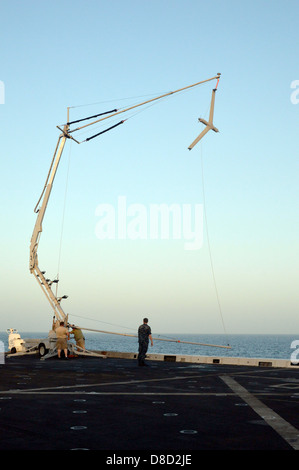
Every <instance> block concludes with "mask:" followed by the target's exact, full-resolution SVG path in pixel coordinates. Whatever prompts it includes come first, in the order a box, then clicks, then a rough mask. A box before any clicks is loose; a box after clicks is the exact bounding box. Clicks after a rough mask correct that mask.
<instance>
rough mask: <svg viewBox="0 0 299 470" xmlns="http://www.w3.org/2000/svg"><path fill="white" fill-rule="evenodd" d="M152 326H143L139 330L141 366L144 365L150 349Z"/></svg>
mask: <svg viewBox="0 0 299 470" xmlns="http://www.w3.org/2000/svg"><path fill="white" fill-rule="evenodd" d="M151 334H152V332H151V328H150V326H148V325H146V324H143V325H140V327H139V328H138V342H139V354H138V362H139V364H144V359H145V356H146V353H147V349H148V337H149V335H151Z"/></svg>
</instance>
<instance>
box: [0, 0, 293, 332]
mask: <svg viewBox="0 0 299 470" xmlns="http://www.w3.org/2000/svg"><path fill="white" fill-rule="evenodd" d="M298 14H299V4H298V1H297V0H296V1H293V0H288V1H287V2H285V1H276V0H274V1H270V0H269V1H265V0H262V1H261V0H259V1H254V0H253V1H250V2H240V1H233V0H228V1H225V2H224V1H219V0H214V1H213V2H206V1H201V0H184V1H181V0H150V1H145V0H138V1H137V0H126V1H122V0H110V1H102V0H87V1H85V2H83V1H78V0H71V1H68V0H60V1H56V0H43V1H37V0H35V1H32V0H23V1H21V0H18V1H17V0H9V1H8V0H2V1H1V3H0V17H1V32H0V40H1V68H0V81H1V82H2V88H3V85H4V87H5V101H4V103H2V104H0V119H1V140H0V142H1V144H0V145H1V186H0V187H1V268H0V269H1V283H0V293H1V316H0V330H1V331H3V330H5V329H6V328H10V327H13V328H17V329H18V330H20V331H31V330H36V331H47V330H48V329H49V327H50V323H51V318H52V311H51V308H50V305H49V304H48V302H47V300H46V298H45V297H44V295H43V293H42V292H41V289H40V288H39V286H38V285H37V283H36V281H35V279H34V277H33V275H31V274H30V273H29V245H30V238H31V234H32V231H33V227H34V224H35V220H36V216H35V214H34V213H33V209H34V207H35V204H36V202H37V200H38V197H39V195H40V192H41V190H42V187H43V185H44V182H45V178H46V175H47V172H48V168H49V165H50V161H51V159H52V155H53V153H54V149H55V146H56V141H57V138H58V136H59V131H58V129H57V128H56V125H59V124H63V123H64V122H65V121H66V109H67V107H68V106H76V108H72V109H71V118H74V119H75V118H79V117H85V116H88V115H90V114H96V113H99V112H103V111H106V110H107V109H110V108H111V106H112V107H114V106H116V107H119V106H121V107H122V106H124V105H126V104H128V105H129V104H132V102H137V101H138V100H139V99H140V97H141V100H143V99H144V98H143V97H146V98H148V97H152V96H155V95H158V94H160V93H164V92H168V91H171V90H175V89H177V88H180V87H184V86H186V85H190V84H192V83H195V82H198V81H200V80H204V79H207V78H210V77H213V76H215V75H216V74H217V73H218V72H220V73H221V80H220V83H219V86H218V91H217V95H216V104H215V115H214V123H215V125H216V127H218V129H219V131H220V132H219V133H217V134H216V133H213V132H209V133H208V134H207V135H206V137H205V138H204V140H203V141H202V143H201V144H198V145H197V146H196V147H195V148H194V149H193V150H192V151H191V152H189V151H188V149H187V148H188V145H189V144H190V143H191V142H192V141H193V139H194V138H195V137H196V136H197V135H198V134H199V132H200V131H201V130H202V128H203V127H202V124H200V123H198V117H200V116H202V117H204V116H206V117H207V113H208V110H209V104H210V99H211V91H212V88H213V86H214V85H215V82H210V83H208V84H205V85H203V86H200V87H196V88H194V89H193V90H192V91H189V92H188V93H183V94H180V95H175V96H172V97H171V98H170V99H167V100H165V101H163V102H160V103H159V104H156V105H155V106H152V107H150V108H148V109H147V110H146V111H145V112H142V113H140V114H137V115H136V116H135V117H134V118H132V119H130V120H128V121H126V122H125V123H124V124H123V125H122V126H119V127H118V128H116V129H114V130H113V131H111V132H108V133H106V134H104V135H103V136H102V137H100V138H97V139H94V140H92V141H90V142H88V143H84V144H80V145H77V144H75V143H72V144H71V145H70V144H69V143H68V145H67V146H66V148H65V150H64V154H63V159H62V161H61V166H60V167H59V169H58V173H57V178H56V180H55V185H54V189H53V193H52V196H51V199H50V203H49V206H48V210H47V213H46V216H45V221H44V226H43V233H42V236H41V241H40V245H39V265H40V267H41V269H44V270H46V271H47V275H48V276H49V278H51V279H53V278H54V277H55V276H56V275H57V273H58V272H59V277H60V283H59V294H60V295H63V294H67V295H68V296H69V298H68V299H67V300H66V301H64V303H63V308H64V309H65V311H66V312H67V313H69V315H70V320H71V321H73V322H75V323H80V324H81V325H82V326H86V327H89V328H100V329H109V330H113V329H114V330H115V328H117V331H121V330H122V329H121V328H119V327H115V328H114V327H112V326H110V323H111V324H112V325H121V326H125V327H127V328H132V329H134V328H135V327H137V326H138V325H139V324H140V322H141V320H142V318H143V316H145V315H146V316H148V317H149V319H150V324H151V326H152V328H153V331H154V332H159V333H193V332H194V333H223V332H224V327H223V322H224V326H225V331H226V332H227V333H228V334H232V333H295V334H296V333H298V334H299V315H298V125H299V104H295V102H292V100H291V95H292V92H294V89H292V88H291V84H292V82H294V81H296V80H299V67H298V46H299V44H298V37H299V32H298ZM136 97H138V98H136ZM125 98H129V99H128V100H124V99H125ZM293 101H294V100H293ZM93 103H98V104H97V105H93ZM87 104H89V105H90V106H81V105H87ZM96 131H97V130H96ZM93 133H94V131H93V130H92V131H90V132H89V131H88V133H86V135H84V138H86V137H88V136H89V135H92V134H93ZM202 164H203V168H204V178H203V179H202ZM67 175H68V179H67ZM203 184H204V189H205V193H203ZM66 188H67V197H66V209H65V215H64V225H63V232H62V215H63V207H64V196H65V192H66ZM203 194H205V204H204V199H203V197H204V196H203ZM120 196H123V197H125V199H126V202H127V205H128V206H130V205H131V204H139V205H140V206H139V207H141V206H142V207H143V208H145V209H146V210H149V207H150V205H151V204H163V203H164V204H167V205H170V204H172V203H176V204H178V205H179V206H180V207H183V204H187V205H189V207H195V204H201V205H203V206H204V209H205V210H206V214H207V219H208V234H209V237H208V238H207V232H206V228H207V226H206V224H204V227H203V244H202V247H201V248H200V249H198V250H186V249H184V240H182V239H179V240H174V239H172V238H171V237H169V239H166V240H163V239H161V238H160V239H158V240H153V239H149V238H148V239H143V240H132V239H126V240H120V239H118V238H117V237H116V239H114V240H100V239H99V238H98V236H97V234H96V227H97V223H98V222H99V217H98V216H97V215H96V210H97V208H98V207H99V205H100V204H104V203H105V204H110V206H112V207H114V208H115V209H117V201H118V200H119V197H120ZM61 233H63V237H62V245H61V257H60V258H59V247H60V238H61ZM208 240H209V242H210V248H211V253H212V260H213V267H214V273H215V279H216V286H217V290H218V294H219V300H220V305H221V311H222V315H221V314H220V311H219V308H218V303H217V297H216V290H215V284H214V280H213V276H212V269H211V260H210V257H209V251H208ZM59 259H60V262H59ZM79 316H80V319H79V318H78V317H79ZM81 317H83V318H81ZM90 318H91V319H94V320H96V321H91V320H87V319H90ZM222 320H223V322H222ZM104 322H106V323H109V325H107V324H105V323H104Z"/></svg>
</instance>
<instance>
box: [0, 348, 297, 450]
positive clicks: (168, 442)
mask: <svg viewBox="0 0 299 470" xmlns="http://www.w3.org/2000/svg"><path fill="white" fill-rule="evenodd" d="M298 429H299V370H298V369H296V368H295V369H292V368H290V369H275V368H267V367H266V368H262V367H247V366H244V367H243V366H225V365H219V364H218V365H214V364H213V365H204V364H203V365H200V364H196V365H194V364H187V363H184V364H182V363H176V362H162V361H157V362H154V361H151V362H150V367H138V366H137V362H136V361H134V360H130V359H110V358H107V359H99V358H86V357H76V358H69V359H58V358H52V359H47V360H40V359H39V357H38V356H20V357H10V358H6V360H5V364H3V365H0V450H72V449H88V450H102V451H109V452H110V451H116V452H117V451H119V452H121V451H127V452H128V453H129V454H130V455H134V453H136V452H138V451H143V450H144V451H149V452H155V451H156V452H160V453H161V452H162V453H164V452H167V453H168V454H169V453H170V454H175V453H177V452H183V453H184V454H190V453H191V452H193V451H201V450H294V449H299V431H298ZM111 455H112V454H111Z"/></svg>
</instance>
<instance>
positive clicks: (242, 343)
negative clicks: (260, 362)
mask: <svg viewBox="0 0 299 470" xmlns="http://www.w3.org/2000/svg"><path fill="white" fill-rule="evenodd" d="M18 333H19V334H20V335H21V337H22V338H24V339H25V338H47V336H48V332H23V331H19V332H18ZM84 335H85V339H86V341H85V346H86V349H89V350H103V351H105V350H106V351H124V352H133V353H136V352H137V351H138V341H137V338H136V337H130V336H120V335H113V334H105V333H91V332H84ZM153 338H154V346H153V347H151V346H150V345H149V348H148V352H149V353H159V354H187V355H199V356H215V357H226V356H230V357H256V358H264V359H265V358H271V359H288V360H289V359H290V356H291V354H292V353H294V351H296V350H298V349H299V334H298V335H262V334H250V335H246V334H234V335H230V336H227V335H213V334H202V335H198V334H182V335H173V334H169V335H165V334H163V335H162V334H161V335H159V334H153ZM155 338H157V339H155ZM165 340H167V341H165ZM169 340H175V342H173V341H169ZM178 340H179V341H180V342H176V341H178ZM0 341H2V344H4V351H8V334H7V333H6V332H5V331H4V332H1V331H0ZM183 341H186V342H193V343H204V344H208V345H212V344H213V345H222V346H227V345H230V347H231V348H230V349H223V348H218V347H212V346H203V345H194V344H187V343H184V342H183ZM295 341H297V342H298V344H296V343H294V342H295ZM2 351H3V346H2ZM298 356H299V354H298Z"/></svg>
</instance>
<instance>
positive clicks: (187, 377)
mask: <svg viewBox="0 0 299 470" xmlns="http://www.w3.org/2000/svg"><path fill="white" fill-rule="evenodd" d="M202 377H203V376H202V375H188V376H184V377H179V376H176V377H169V378H167V377H163V378H162V379H146V380H144V379H143V380H126V381H121V382H100V383H92V384H76V385H59V386H58V387H41V388H27V389H26V388H24V389H20V388H17V389H15V390H1V391H0V394H2V393H13V392H14V391H16V392H18V393H22V392H23V393H26V392H38V391H40V390H64V389H70V388H89V387H105V386H108V385H109V386H110V385H134V384H143V383H151V382H169V381H172V380H186V379H195V378H196V379H198V378H202Z"/></svg>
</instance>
